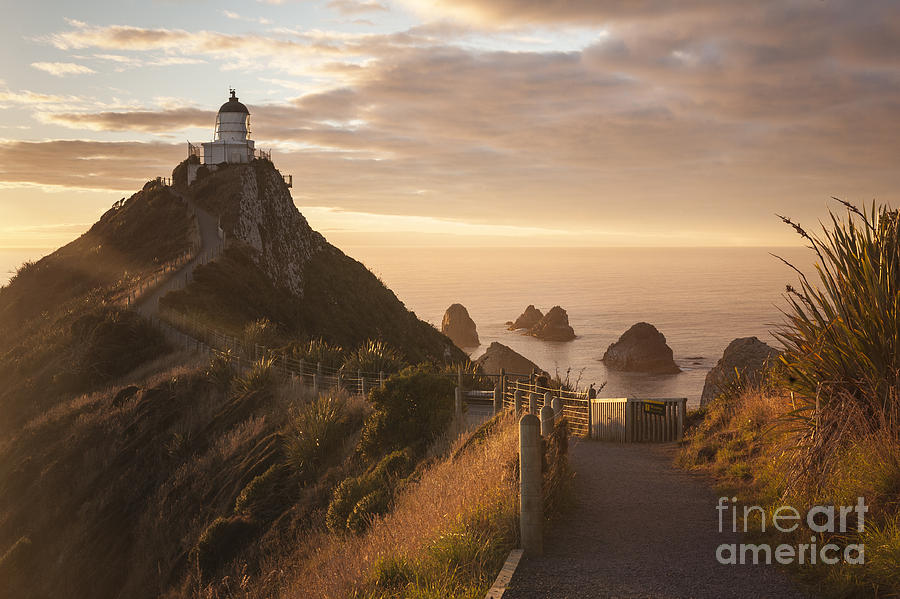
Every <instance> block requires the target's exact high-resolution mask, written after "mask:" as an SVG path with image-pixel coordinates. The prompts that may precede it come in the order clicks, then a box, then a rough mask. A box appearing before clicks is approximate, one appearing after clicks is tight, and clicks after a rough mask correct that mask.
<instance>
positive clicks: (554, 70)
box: [0, 0, 900, 245]
mask: <svg viewBox="0 0 900 599" xmlns="http://www.w3.org/2000/svg"><path fill="white" fill-rule="evenodd" d="M423 6H424V5H423ZM428 6H429V7H430V8H429V10H433V11H435V12H434V14H435V15H437V16H441V15H439V12H440V11H448V10H450V8H447V7H448V6H449V4H448V3H444V2H432V3H429V5H428ZM459 6H461V7H463V8H466V7H468V8H467V10H476V9H477V11H479V12H478V15H479V16H478V20H477V22H476V20H475V18H474V17H472V20H470V22H469V23H468V24H467V23H460V22H457V23H448V22H446V21H440V22H430V23H426V24H423V25H420V26H416V27H413V28H411V29H409V30H406V31H400V32H396V33H390V34H372V35H361V34H355V33H353V34H351V33H341V32H333V31H308V30H293V29H288V28H278V29H273V30H271V31H269V32H267V33H266V34H265V35H257V34H246V35H226V34H222V33H217V32H211V31H194V32H189V31H185V30H178V29H139V28H129V27H126V26H111V27H94V26H90V25H86V24H84V23H77V22H73V23H72V24H71V30H70V31H66V32H63V33H61V34H57V36H54V37H53V38H52V39H53V40H54V43H58V44H61V45H62V46H65V47H67V48H69V49H76V48H87V47H90V48H93V49H96V50H97V53H98V54H108V55H110V56H120V55H121V54H119V53H118V51H117V49H118V48H121V49H122V50H123V52H124V49H126V48H130V47H132V45H136V47H140V48H143V53H144V54H143V55H142V60H143V59H146V60H149V59H151V58H152V57H158V55H162V56H168V57H175V58H191V57H194V58H196V57H197V56H201V57H203V58H206V59H210V60H213V59H220V60H226V61H229V62H228V64H236V65H240V64H244V62H242V61H246V63H247V64H248V65H250V68H263V67H264V68H265V72H264V73H261V79H262V80H263V81H264V82H266V83H270V84H273V85H278V86H279V87H283V88H284V89H288V90H296V91H298V92H304V91H305V92H306V93H303V95H300V96H299V97H296V98H293V99H285V100H284V101H281V102H277V103H269V104H256V105H254V104H252V103H250V109H251V111H252V113H253V124H254V137H255V138H256V139H257V143H258V145H260V146H262V147H267V146H269V145H271V146H272V147H273V148H274V150H275V159H276V162H277V163H278V165H279V168H281V169H282V170H283V171H285V172H289V173H292V174H294V176H295V179H294V181H295V188H294V195H295V198H296V199H297V201H298V203H299V204H300V205H301V206H303V205H310V206H323V205H325V204H326V203H327V204H329V205H331V206H332V207H333V208H336V209H340V210H342V211H343V213H344V214H357V213H358V214H366V213H371V212H379V213H381V214H387V215H395V216H396V215H418V216H422V217H427V218H432V219H438V220H448V219H449V220H454V219H456V220H462V221H465V222H467V223H475V224H485V225H489V224H496V223H504V224H509V225H511V226H515V227H519V228H521V227H537V228H540V229H550V230H558V229H565V228H569V229H571V230H575V231H582V232H584V235H585V237H587V238H588V239H586V240H585V244H588V245H589V244H590V238H591V236H592V235H595V233H592V232H596V231H598V230H601V229H602V230H607V231H608V230H615V229H616V228H619V229H621V230H623V231H632V232H635V231H638V232H639V233H637V232H635V233H633V234H632V236H633V237H634V238H636V239H643V238H644V237H642V235H644V236H646V235H652V236H655V238H659V239H662V238H672V237H671V235H672V232H671V230H670V229H671V227H672V224H673V223H678V224H680V225H683V226H689V227H693V229H692V230H702V231H705V234H706V235H707V238H711V237H712V236H713V235H714V234H715V235H717V236H718V237H716V238H717V239H721V238H722V237H723V234H722V231H733V230H736V229H737V228H742V229H743V230H745V232H746V234H747V235H749V236H752V235H754V234H756V233H754V231H755V232H757V233H758V231H761V230H764V229H766V230H768V229H770V228H771V225H772V221H771V215H772V213H773V212H776V211H783V208H784V204H785V202H789V203H790V205H791V206H799V207H801V208H802V210H809V211H813V210H815V213H816V214H818V213H819V212H820V211H821V206H822V199H823V198H827V197H828V196H830V195H840V196H845V197H848V198H859V197H862V198H871V197H878V198H879V199H881V200H885V201H890V200H893V199H898V198H900V194H898V189H900V171H898V170H897V169H896V164H895V162H896V159H895V156H896V150H895V146H896V139H897V138H898V137H900V118H898V116H900V20H898V19H897V18H896V15H892V14H891V13H890V11H886V10H885V9H884V8H883V6H884V5H881V4H878V3H864V4H860V3H852V4H851V3H849V2H829V3H775V2H768V1H764V2H760V3H753V4H751V5H742V6H741V8H740V9H736V8H734V7H733V6H731V5H722V4H719V3H712V2H700V1H692V2H688V3H685V4H684V5H682V4H679V5H678V8H679V9H678V10H674V9H671V8H669V4H668V3H665V4H664V3H661V2H659V3H657V2H652V1H651V2H643V3H631V2H628V3H626V2H612V3H595V2H579V1H577V0H576V1H572V2H566V3H555V2H547V3H542V2H537V1H535V2H526V1H524V0H519V1H513V0H499V1H498V2H496V3H486V2H485V3H477V2H474V0H461V2H460V4H459ZM682 8H683V10H682ZM649 9H653V10H656V11H657V12H655V13H654V12H653V10H649ZM460 10H462V9H460ZM516 11H520V13H519V16H518V17H515V16H512V13H513V12H516ZM589 13H590V14H589ZM447 14H449V13H446V14H443V16H447ZM473 14H475V13H473ZM582 20H583V23H595V24H597V25H596V26H595V27H594V31H595V32H596V35H595V36H590V39H591V40H592V41H591V42H589V43H586V44H585V45H584V47H581V48H576V49H572V50H568V51H560V50H559V49H558V48H559V47H560V42H559V40H560V39H561V38H560V36H563V37H564V36H565V35H566V33H565V31H564V28H565V27H568V26H569V25H570V24H577V23H579V22H581V21H582ZM504 22H505V23H507V24H513V25H514V26H515V27H518V28H519V29H516V30H515V31H514V32H513V37H515V38H521V37H522V36H526V37H528V38H529V39H532V38H536V39H540V40H545V39H546V40H548V41H549V43H547V44H540V46H541V47H540V48H539V51H496V50H488V49H485V48H486V47H488V46H490V47H496V46H500V45H502V44H501V43H499V42H503V41H508V40H509V39H510V37H509V32H500V33H497V32H488V33H482V34H479V35H484V36H487V37H486V39H488V40H489V42H490V43H488V44H483V45H481V46H479V45H478V44H476V43H474V42H473V40H475V38H474V37H473V36H474V35H475V34H473V33H472V31H473V26H472V24H471V23H476V25H478V26H484V27H488V26H491V27H493V26H494V25H495V24H498V23H504ZM583 23H582V25H579V26H583ZM838 25H839V27H838ZM836 28H837V29H836ZM836 31H838V33H835V32H836ZM561 32H562V33H561ZM60 36H62V37H60ZM475 41H477V40H475ZM110 60H114V59H110ZM301 64H302V65H303V66H298V65H301ZM260 65H262V67H261V66H260ZM273 65H274V68H276V69H284V70H285V72H287V73H291V72H293V71H291V69H302V70H303V75H304V76H303V77H297V78H292V77H291V75H290V74H282V73H279V74H278V76H277V77H276V76H275V73H274V72H273V68H270V67H272V66H273ZM311 72H314V73H315V76H316V77H317V78H318V77H320V78H321V79H324V80H326V81H327V83H326V84H323V85H319V86H318V87H317V88H314V89H312V90H311V91H310V87H311V84H310V78H309V77H308V76H307V75H309V74H310V73H311ZM315 81H316V83H318V82H319V80H318V79H316V80H315ZM6 93H7V95H8V96H9V97H10V98H11V99H10V100H8V101H10V102H19V103H22V104H24V103H25V96H26V95H27V94H31V93H32V92H6ZM36 95H37V94H36ZM50 98H52V99H48V100H46V102H45V106H44V108H41V107H40V106H38V108H37V113H38V115H39V118H41V119H42V120H44V121H45V122H50V123H54V124H59V125H64V126H66V127H70V128H83V129H88V130H100V131H134V132H140V133H147V132H151V133H157V134H174V133H177V132H180V131H181V130H183V129H188V128H192V127H206V128H208V129H209V130H210V131H211V130H212V122H213V113H212V110H203V109H199V108H195V107H189V108H181V107H179V106H178V105H173V106H164V107H156V106H141V107H133V108H131V109H128V110H121V109H111V108H108V107H107V108H102V109H91V108H86V107H83V106H79V107H76V108H74V109H65V110H62V109H57V108H56V107H55V106H54V101H56V100H58V97H56V98H53V97H50ZM0 101H3V95H2V93H0ZM210 108H211V109H214V108H215V107H214V106H213V107H210ZM48 143H50V142H48ZM60 148H61V147H60ZM171 148H173V149H172V150H171V156H172V157H173V158H172V160H173V164H174V161H177V160H178V159H180V158H181V157H182V156H181V155H182V154H183V151H180V150H178V151H176V149H177V146H171ZM57 150H59V148H57ZM29 151H30V152H34V151H36V149H35V148H29ZM136 151H137V152H138V153H139V154H140V153H141V152H144V151H145V148H144V147H142V146H138V150H136ZM159 151H160V152H162V153H163V154H165V155H167V156H168V154H166V152H168V151H169V150H165V151H163V150H159ZM149 154H152V155H153V156H156V154H153V153H148V155H149ZM148 159H149V158H148ZM154 160H155V159H154ZM113 163H114V164H115V165H116V166H115V167H112V166H111V167H110V169H111V170H110V172H109V174H108V176H109V177H110V179H111V180H113V181H120V182H121V181H122V180H123V179H124V177H125V171H124V170H120V168H121V166H122V165H121V164H120V163H119V162H118V160H116V161H114V162H113ZM150 164H151V165H154V166H153V170H159V171H163V170H164V169H163V167H162V164H161V163H160V162H158V161H156V162H153V161H151V162H150ZM132 166H133V167H134V168H136V169H137V170H140V169H141V168H143V169H144V170H147V168H146V166H144V165H143V164H142V163H140V162H135V163H134V164H133V165H132ZM81 167H83V164H82V163H78V162H72V161H68V160H62V161H61V162H60V164H59V165H58V167H54V168H56V169H58V171H59V172H58V173H56V174H55V176H58V177H59V178H62V179H65V180H69V181H70V184H72V185H75V184H76V183H78V178H79V177H80V176H81V174H82V173H83V172H84V171H85V169H84V168H81ZM167 168H168V169H171V164H170V165H169V166H168V167H167ZM26 170H27V169H26ZM9 172H10V173H12V172H14V170H13V169H12V168H10V169H9ZM29 172H31V173H32V174H30V175H27V176H24V175H23V176H22V177H21V178H25V179H28V180H31V178H38V177H39V178H40V180H41V181H45V180H46V179H47V178H48V177H49V176H50V175H49V174H48V173H44V172H43V171H39V170H34V169H32V170H31V171H29ZM157 174H161V172H160V173H157ZM133 176H134V175H133ZM82 178H83V177H82ZM79 184H80V183H79ZM118 184H119V183H116V185H118ZM422 189H428V190H430V192H429V193H427V194H421V193H418V191H419V190H422ZM808 213H809V212H802V211H801V212H800V214H801V215H802V214H808ZM734 214H741V215H742V217H741V222H740V223H735V221H734V219H735V217H734ZM360 218H362V217H360ZM587 223H594V225H591V226H588V224H587ZM597 223H600V224H602V227H601V226H599V225H597ZM685 223H687V224H685ZM666 236H668V237H666ZM679 239H680V238H679Z"/></svg>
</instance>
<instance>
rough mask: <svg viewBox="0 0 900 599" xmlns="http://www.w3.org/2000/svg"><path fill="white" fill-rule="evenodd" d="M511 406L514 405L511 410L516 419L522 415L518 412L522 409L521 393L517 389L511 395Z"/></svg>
mask: <svg viewBox="0 0 900 599" xmlns="http://www.w3.org/2000/svg"><path fill="white" fill-rule="evenodd" d="M513 404H514V408H513V409H514V410H515V412H516V417H518V416H519V414H521V413H522V412H521V411H520V410H521V409H522V391H521V390H519V389H516V391H515V393H513Z"/></svg>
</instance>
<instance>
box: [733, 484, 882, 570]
mask: <svg viewBox="0 0 900 599" xmlns="http://www.w3.org/2000/svg"><path fill="white" fill-rule="evenodd" d="M741 508H742V509H739V507H738V505H737V497H732V498H731V499H730V500H729V498H728V497H719V503H718V505H717V506H716V511H718V513H719V532H720V533H721V532H725V530H726V527H727V524H726V522H728V521H730V522H729V523H730V524H731V526H730V528H731V532H733V533H737V532H741V531H740V530H739V527H738V516H739V515H740V516H741V519H742V520H743V532H748V531H751V529H748V525H749V523H750V522H756V521H757V520H758V528H756V527H755V526H754V529H755V530H752V532H763V533H764V532H766V526H769V527H770V528H769V532H774V531H779V532H781V533H785V534H792V533H796V532H797V531H798V529H800V530H802V529H801V526H805V527H806V529H808V530H809V534H810V536H809V543H798V544H796V545H791V544H788V543H782V544H780V545H775V546H773V545H770V544H768V543H760V544H754V543H723V544H721V545H719V546H718V548H716V560H717V561H718V562H719V563H720V564H771V563H773V560H774V561H775V562H777V563H779V564H794V563H796V564H816V563H823V564H836V563H838V562H839V561H841V560H843V561H844V562H845V563H847V564H864V563H865V549H866V548H865V545H864V544H862V543H859V544H853V543H851V544H848V545H846V546H844V548H843V550H842V549H841V548H840V547H839V546H838V545H836V544H834V543H825V544H820V543H819V541H820V537H818V536H817V535H825V534H840V533H846V532H847V531H848V530H852V529H853V528H855V529H856V531H857V532H863V530H864V529H865V522H866V516H865V514H866V512H868V511H869V508H868V506H866V502H865V499H864V498H862V497H858V498H857V502H856V505H853V506H843V505H842V506H834V505H816V506H813V507H812V508H810V509H809V510H808V511H807V512H806V514H805V515H801V513H800V511H798V510H797V509H796V508H794V507H791V506H789V505H782V506H780V507H778V508H777V509H775V510H774V511H772V512H771V517H770V516H769V513H768V512H767V511H766V510H765V509H764V508H763V507H762V506H758V505H745V506H741ZM739 512H741V513H740V514H739Z"/></svg>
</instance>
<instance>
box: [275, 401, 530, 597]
mask: <svg viewBox="0 0 900 599" xmlns="http://www.w3.org/2000/svg"><path fill="white" fill-rule="evenodd" d="M514 424H515V421H514V419H513V418H512V417H510V416H506V417H504V419H503V421H502V422H501V425H500V426H499V427H498V430H497V432H496V434H494V435H491V436H489V437H487V438H486V439H485V441H484V443H481V444H475V445H472V446H470V447H469V448H468V449H467V450H465V451H463V452H462V453H460V454H459V455H456V456H455V457H453V458H447V459H444V460H442V461H437V462H435V463H434V464H433V465H432V466H431V467H429V468H427V469H426V470H425V471H424V472H423V473H422V475H421V478H420V480H419V481H418V482H416V483H413V484H412V485H410V486H409V487H407V488H406V489H405V490H403V491H402V492H401V493H400V494H399V496H398V497H397V498H396V501H395V505H394V509H393V511H391V512H390V513H389V514H387V515H385V516H384V517H382V518H379V519H378V520H377V521H376V522H374V524H373V526H372V527H371V528H370V529H369V531H368V532H366V533H365V534H363V535H361V536H351V535H346V536H345V535H341V536H334V535H329V534H328V533H324V532H321V533H316V534H312V535H310V536H309V537H308V538H307V539H305V541H304V543H303V545H302V546H301V547H300V549H299V550H298V552H297V555H296V556H295V558H294V561H295V563H298V564H300V568H301V569H300V570H299V571H298V572H296V573H295V574H294V576H293V579H292V580H289V581H288V583H287V584H286V586H285V587H284V588H283V589H282V593H281V594H282V596H286V597H322V598H339V597H340V598H343V597H350V596H354V595H356V594H357V593H359V592H360V590H361V589H362V588H363V587H364V586H365V585H366V584H367V582H369V581H370V577H371V576H372V574H373V570H374V569H375V568H376V567H378V566H379V564H380V563H382V562H383V561H384V560H388V559H405V560H413V561H414V560H416V559H418V558H421V557H423V554H424V552H425V551H426V549H427V547H428V545H429V544H430V543H431V542H433V541H434V540H436V539H438V538H439V537H440V536H441V535H442V534H443V533H446V532H448V531H450V530H452V529H454V528H455V527H456V526H458V524H459V523H460V518H461V517H463V518H464V515H466V514H471V513H473V512H475V511H477V510H479V509H483V508H484V507H485V506H491V505H494V506H496V505H498V504H503V505H509V504H512V506H515V489H514V487H515V485H514V476H515V472H514V468H513V465H514V463H515V458H516V451H517V435H516V427H515V426H514ZM465 439H466V438H465V437H461V438H460V439H459V440H457V442H456V443H454V444H453V448H456V447H460V446H462V444H463V443H464V442H465ZM453 453H454V452H452V451H451V455H453Z"/></svg>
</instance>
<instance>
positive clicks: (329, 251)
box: [163, 160, 464, 362]
mask: <svg viewBox="0 0 900 599" xmlns="http://www.w3.org/2000/svg"><path fill="white" fill-rule="evenodd" d="M201 172H202V171H201ZM184 189H185V193H187V194H188V195H189V197H191V198H192V200H193V201H194V202H196V203H197V205H198V206H201V207H203V208H204V209H205V210H207V211H209V212H210V213H212V214H217V215H219V217H220V219H221V225H222V229H223V230H224V232H225V237H226V240H227V247H228V249H227V250H226V252H225V255H224V256H223V257H222V258H221V259H220V260H217V261H216V262H214V263H212V264H210V265H207V266H205V267H202V268H199V269H197V271H195V273H194V282H193V283H192V284H191V285H189V286H188V287H187V288H185V289H184V290H181V291H176V292H173V293H171V294H169V295H168V296H166V297H165V298H164V300H163V306H164V307H165V308H167V309H171V310H174V311H176V312H178V313H184V314H191V315H193V316H198V317H200V318H201V319H203V320H205V321H206V322H207V323H208V324H209V325H210V326H213V327H216V328H219V329H222V330H226V331H228V332H231V333H233V334H239V333H240V332H241V330H242V329H243V328H244V327H245V326H247V325H248V324H249V323H251V322H253V321H255V320H258V319H267V320H269V321H271V322H272V323H274V324H275V325H276V327H277V328H278V330H279V332H280V334H281V337H282V338H283V340H289V339H299V340H309V339H314V338H318V337H322V338H324V339H326V340H328V341H330V342H332V343H336V344H340V345H343V346H344V347H346V348H353V347H357V346H358V345H360V344H361V343H364V342H365V341H366V340H368V339H381V340H383V341H385V342H387V343H388V344H389V345H392V346H394V347H396V348H397V349H398V350H399V351H401V352H402V353H403V354H404V356H405V357H406V358H407V359H408V360H410V361H413V362H417V361H423V360H443V359H444V355H445V350H446V349H448V348H449V349H450V352H451V355H452V356H453V358H454V359H456V360H460V359H463V357H464V356H463V354H461V353H460V352H459V350H457V349H456V348H455V347H454V346H453V344H452V342H451V341H450V340H449V339H447V338H446V337H445V336H444V335H442V334H441V333H440V332H438V331H437V330H436V329H435V328H434V327H432V326H430V325H428V324H426V323H424V322H422V321H420V320H419V319H418V318H416V316H415V314H413V313H412V312H410V311H408V310H407V309H406V308H405V306H404V305H403V303H402V302H401V301H400V300H399V299H397V296H396V295H394V293H393V292H392V291H391V290H390V289H388V288H387V287H385V285H384V284H383V283H382V282H381V281H380V280H379V279H378V278H377V277H375V276H374V275H373V274H372V273H371V272H369V270H368V269H367V268H366V267H365V266H363V265H362V264H360V263H359V262H357V261H356V260H354V259H352V258H350V257H349V256H347V255H345V254H344V253H343V252H341V251H340V250H339V249H338V248H336V247H334V246H333V245H331V244H329V243H328V242H327V241H326V240H325V238H324V237H323V236H322V235H320V234H319V233H317V232H316V231H314V230H313V229H312V228H311V227H310V226H309V223H307V221H306V219H305V218H304V217H303V215H302V214H300V212H299V211H298V210H297V208H296V206H294V202H293V199H292V198H291V195H290V191H289V189H288V187H287V185H285V183H284V181H283V179H282V177H281V175H280V174H279V172H278V171H277V170H276V169H275V167H274V166H273V165H272V163H271V162H269V161H266V160H254V161H253V162H252V163H251V164H249V165H229V166H227V167H225V168H219V169H218V170H216V171H213V172H211V173H208V174H205V175H204V176H201V177H200V178H199V179H198V180H197V181H196V182H194V184H193V185H191V186H190V188H187V187H184Z"/></svg>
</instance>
